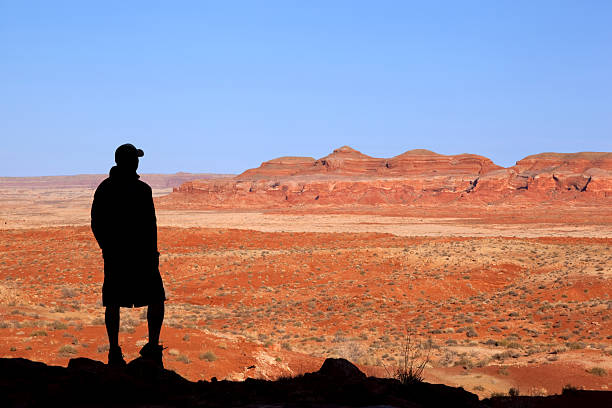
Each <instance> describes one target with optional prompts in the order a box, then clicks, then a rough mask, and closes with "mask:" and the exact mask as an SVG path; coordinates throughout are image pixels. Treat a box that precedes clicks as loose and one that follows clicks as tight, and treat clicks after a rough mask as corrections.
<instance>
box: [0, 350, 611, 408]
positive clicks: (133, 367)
mask: <svg viewBox="0 0 612 408" xmlns="http://www.w3.org/2000/svg"><path fill="white" fill-rule="evenodd" d="M570 394H571V393H569V394H568V395H566V394H564V395H563V396H552V397H544V398H542V397H539V398H538V397H519V398H526V399H524V400H522V401H521V404H522V405H521V406H530V407H531V406H533V407H540V406H573V405H567V403H565V402H566V400H567V402H568V403H569V402H570V401H571V402H572V403H575V402H576V401H578V400H583V399H584V400H585V401H588V403H587V405H589V406H605V405H606V402H609V400H610V394H612V393H603V392H600V393H598V392H595V391H576V393H574V394H571V395H570ZM0 395H2V404H1V405H2V406H3V407H54V406H64V407H65V406H81V407H103V406H123V407H134V406H139V407H144V406H147V407H149V406H155V407H188V406H189V407H191V406H198V407H264V406H265V407H313V406H317V407H345V406H378V407H383V406H385V407H389V406H393V407H443V406H448V407H478V406H496V407H502V406H504V407H505V406H514V405H511V404H513V403H515V402H516V400H505V399H503V398H498V399H495V400H487V401H486V404H484V403H483V402H480V401H479V400H478V397H477V396H476V395H474V394H472V393H469V392H467V391H465V390H463V389H462V388H454V387H448V386H446V385H439V384H428V383H417V384H413V385H409V386H405V385H402V384H401V383H400V382H399V381H397V380H393V379H388V378H387V379H383V378H375V377H369V378H366V376H365V375H364V374H363V373H362V372H360V371H359V370H358V369H357V367H355V366H354V365H352V364H351V363H350V362H348V361H346V360H343V359H327V360H326V361H325V363H324V364H323V366H322V367H321V370H319V371H317V372H315V373H308V374H305V375H303V376H299V377H295V378H288V379H280V380H278V381H265V380H253V379H248V380H246V381H244V382H231V381H218V382H204V381H199V382H197V383H194V382H191V381H188V380H186V379H184V378H183V377H181V376H180V375H178V374H176V373H175V372H174V371H170V370H164V369H158V368H156V367H155V366H152V365H150V364H148V363H147V362H146V361H142V360H140V359H137V360H134V361H132V362H131V363H130V364H128V366H127V367H126V368H123V369H113V368H109V367H108V366H106V365H105V364H103V363H101V362H99V361H94V360H90V359H86V358H76V359H72V360H70V363H69V365H68V367H66V368H64V367H56V366H47V365H46V364H43V363H38V362H33V361H29V360H26V359H22V358H14V359H0ZM554 398H556V399H554ZM564 398H565V399H564ZM568 398H569V399H568ZM553 399H554V400H553Z"/></svg>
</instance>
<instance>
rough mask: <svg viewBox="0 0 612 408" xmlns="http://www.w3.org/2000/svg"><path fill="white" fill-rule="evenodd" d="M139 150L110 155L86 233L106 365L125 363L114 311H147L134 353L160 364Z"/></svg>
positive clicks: (158, 295)
mask: <svg viewBox="0 0 612 408" xmlns="http://www.w3.org/2000/svg"><path fill="white" fill-rule="evenodd" d="M142 156H144V152H143V151H142V150H140V149H137V148H136V147H134V146H133V145H131V144H124V145H121V146H119V147H118V148H117V150H116V151H115V162H116V163H117V165H116V166H114V167H113V168H111V169H110V175H109V177H108V178H107V179H105V180H104V181H102V183H100V185H99V186H98V188H97V189H96V193H95V195H94V200H93V204H92V206H91V229H92V231H93V234H94V236H95V237H96V240H97V241H98V244H99V245H100V249H102V257H103V258H104V285H103V286H102V304H103V305H104V306H105V307H106V312H105V323H106V331H107V333H108V341H109V344H110V349H109V351H108V364H109V365H116V366H121V365H125V360H124V359H123V354H122V353H121V347H119V308H120V307H141V306H148V308H147V323H148V325H149V342H148V343H147V344H146V345H145V346H144V347H143V348H142V349H141V350H140V355H141V356H142V357H143V358H145V359H149V360H152V361H154V362H155V363H157V364H158V365H160V366H161V365H162V346H161V345H160V344H159V334H160V331H161V326H162V323H163V320H164V301H165V300H166V295H165V292H164V286H163V283H162V280H161V275H160V274H159V252H158V251H157V223H156V218H155V207H154V206H153V195H152V192H151V187H149V185H148V184H146V183H144V182H142V181H140V180H138V179H139V177H140V176H139V175H138V174H136V169H138V158H139V157H142Z"/></svg>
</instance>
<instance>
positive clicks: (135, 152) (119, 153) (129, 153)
mask: <svg viewBox="0 0 612 408" xmlns="http://www.w3.org/2000/svg"><path fill="white" fill-rule="evenodd" d="M142 156H144V152H143V151H142V149H137V148H136V146H134V145H133V144H131V143H126V144H122V145H121V146H119V147H118V148H117V150H115V163H119V162H120V161H121V160H122V159H124V158H129V157H142Z"/></svg>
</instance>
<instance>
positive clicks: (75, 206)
mask: <svg viewBox="0 0 612 408" xmlns="http://www.w3.org/2000/svg"><path fill="white" fill-rule="evenodd" d="M170 191H171V190H170V189H159V190H154V196H156V197H157V196H161V195H164V194H168V193H169V192H170ZM92 199H93V190H90V189H57V190H45V189H2V188H0V229H14V228H39V227H54V226H63V225H73V226H79V225H88V224H89V220H90V218H89V212H90V206H91V201H92ZM157 218H158V225H159V226H173V227H206V228H228V229H249V230H255V231H262V232H377V233H390V234H394V235H398V236H431V237H441V236H448V237H453V236H466V237H468V236H469V237H485V236H500V237H520V238H536V237H587V238H594V237H597V238H612V225H610V224H603V225H579V224H571V223H568V224H558V223H556V224H547V223H541V224H538V223H529V224H509V223H503V224H495V223H490V222H487V223H483V222H482V220H480V219H479V218H472V219H471V218H419V217H398V216H380V215H358V214H350V215H349V214H346V215H345V214H327V215H323V214H299V215H289V214H278V213H274V214H271V213H264V212H256V211H253V212H244V211H242V212H240V211H238V212H227V211H198V210H159V209H158V210H157Z"/></svg>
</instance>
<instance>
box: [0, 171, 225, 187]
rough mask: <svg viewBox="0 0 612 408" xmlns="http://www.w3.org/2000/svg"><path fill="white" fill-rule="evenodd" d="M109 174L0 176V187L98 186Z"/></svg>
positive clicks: (168, 177)
mask: <svg viewBox="0 0 612 408" xmlns="http://www.w3.org/2000/svg"><path fill="white" fill-rule="evenodd" d="M228 176H232V175H231V174H213V173H183V172H179V173H174V174H141V175H140V177H141V180H143V181H145V182H147V183H148V184H149V185H150V186H151V187H152V188H172V187H178V186H179V185H181V184H182V183H184V182H186V181H190V180H198V179H199V180H207V179H216V178H221V177H228ZM106 177H108V174H76V175H70V176H40V177H0V188H9V187H14V188H96V187H97V186H98V184H100V182H101V181H102V180H104V179H105V178H106Z"/></svg>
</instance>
